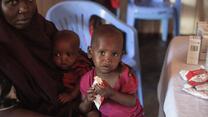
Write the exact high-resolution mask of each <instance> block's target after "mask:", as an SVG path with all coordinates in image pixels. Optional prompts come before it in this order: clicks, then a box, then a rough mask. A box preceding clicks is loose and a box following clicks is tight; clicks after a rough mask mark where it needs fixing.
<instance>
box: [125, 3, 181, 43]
mask: <svg viewBox="0 0 208 117" xmlns="http://www.w3.org/2000/svg"><path fill="white" fill-rule="evenodd" d="M180 7H181V0H175V4H171V3H170V2H169V0H129V3H128V6H127V15H126V16H127V17H126V19H127V24H129V25H130V26H134V23H135V20H136V19H143V20H161V24H162V40H163V41H166V40H167V36H168V22H169V19H170V18H172V19H173V28H174V29H173V34H174V36H176V35H178V34H179V26H180Z"/></svg>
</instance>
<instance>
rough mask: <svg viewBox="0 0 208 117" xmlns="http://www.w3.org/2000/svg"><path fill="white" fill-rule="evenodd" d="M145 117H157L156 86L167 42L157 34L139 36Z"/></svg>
mask: <svg viewBox="0 0 208 117" xmlns="http://www.w3.org/2000/svg"><path fill="white" fill-rule="evenodd" d="M138 37H139V46H140V58H141V69H142V84H143V86H142V87H143V96H144V112H145V117H157V115H158V101H157V84H158V81H159V77H160V72H161V69H162V64H163V60H164V57H165V52H166V49H167V47H168V42H163V41H162V40H161V38H160V36H159V35H158V34H139V36H138Z"/></svg>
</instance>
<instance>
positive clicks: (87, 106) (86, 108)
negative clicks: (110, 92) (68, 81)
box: [79, 88, 95, 113]
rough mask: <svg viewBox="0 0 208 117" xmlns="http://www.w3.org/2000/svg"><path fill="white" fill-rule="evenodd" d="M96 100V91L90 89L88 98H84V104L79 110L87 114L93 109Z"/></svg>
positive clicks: (81, 104)
mask: <svg viewBox="0 0 208 117" xmlns="http://www.w3.org/2000/svg"><path fill="white" fill-rule="evenodd" d="M94 99H95V94H94V89H93V88H90V89H89V90H88V91H87V95H86V96H82V102H81V103H80V105H79V109H80V111H81V112H82V113H87V112H89V111H90V110H91V109H92V104H93V100H94Z"/></svg>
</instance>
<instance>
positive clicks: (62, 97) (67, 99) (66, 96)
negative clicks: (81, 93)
mask: <svg viewBox="0 0 208 117" xmlns="http://www.w3.org/2000/svg"><path fill="white" fill-rule="evenodd" d="M72 99H73V98H72V96H71V95H69V94H67V93H62V94H61V95H59V97H58V101H59V102H61V103H62V104H65V103H66V102H70V101H72Z"/></svg>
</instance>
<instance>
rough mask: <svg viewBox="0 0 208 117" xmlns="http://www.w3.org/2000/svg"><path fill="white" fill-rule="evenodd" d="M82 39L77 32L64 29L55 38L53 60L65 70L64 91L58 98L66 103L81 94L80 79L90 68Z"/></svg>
mask: <svg viewBox="0 0 208 117" xmlns="http://www.w3.org/2000/svg"><path fill="white" fill-rule="evenodd" d="M79 45H80V40H79V37H78V35H77V34H76V33H74V32H72V31H69V30H63V31H60V32H58V33H57V34H56V36H55V38H54V50H53V60H54V63H55V64H56V66H57V67H58V68H59V69H60V70H61V71H62V72H63V74H64V76H63V80H62V81H63V84H64V91H63V93H61V94H60V95H59V97H58V100H59V101H60V102H61V103H63V104H65V103H67V102H71V101H72V100H74V99H78V97H79V96H80V91H79V81H80V78H81V76H82V75H83V74H84V73H86V72H87V71H89V70H90V62H89V60H88V58H87V55H85V53H84V52H83V51H82V50H81V49H80V48H79Z"/></svg>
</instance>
